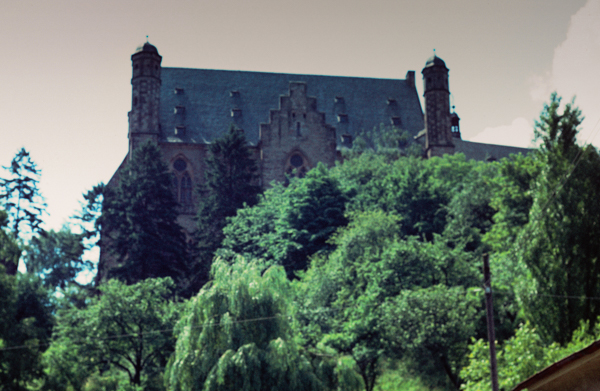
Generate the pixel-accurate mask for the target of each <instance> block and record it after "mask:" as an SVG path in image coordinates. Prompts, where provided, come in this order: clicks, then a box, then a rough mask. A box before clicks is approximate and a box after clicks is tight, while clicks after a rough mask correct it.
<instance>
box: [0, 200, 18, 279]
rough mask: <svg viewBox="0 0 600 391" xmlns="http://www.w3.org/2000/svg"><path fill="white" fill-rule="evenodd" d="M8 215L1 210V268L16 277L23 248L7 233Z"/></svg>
mask: <svg viewBox="0 0 600 391" xmlns="http://www.w3.org/2000/svg"><path fill="white" fill-rule="evenodd" d="M8 221H9V220H8V214H7V213H6V211H4V210H1V209H0V266H2V267H3V268H4V272H5V273H6V272H7V270H9V271H10V272H9V273H8V274H10V275H15V274H16V270H17V266H18V264H19V259H20V258H21V247H20V246H19V243H18V242H17V240H16V239H15V238H14V235H12V234H11V233H10V231H7V226H8Z"/></svg>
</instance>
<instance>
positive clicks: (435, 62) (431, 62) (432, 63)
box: [425, 54, 446, 68]
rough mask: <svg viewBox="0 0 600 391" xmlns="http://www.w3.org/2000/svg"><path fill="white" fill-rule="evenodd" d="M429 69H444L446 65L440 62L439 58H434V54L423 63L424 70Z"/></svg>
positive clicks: (442, 61)
mask: <svg viewBox="0 0 600 391" xmlns="http://www.w3.org/2000/svg"><path fill="white" fill-rule="evenodd" d="M429 67H444V68H446V63H445V62H444V60H442V59H441V58H439V57H438V56H436V55H435V54H434V55H433V56H431V57H429V59H428V60H427V62H426V63H425V68H429Z"/></svg>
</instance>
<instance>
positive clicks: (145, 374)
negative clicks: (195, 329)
mask: <svg viewBox="0 0 600 391" xmlns="http://www.w3.org/2000/svg"><path fill="white" fill-rule="evenodd" d="M173 288H174V287H173V283H172V280H171V279H169V278H165V279H152V278H150V279H146V280H143V281H141V282H138V283H137V284H133V285H124V284H123V283H122V282H119V281H118V280H110V281H108V282H107V283H105V284H103V285H101V286H100V287H99V289H100V292H101V294H100V296H97V297H94V298H92V299H90V302H89V304H88V305H87V306H86V307H85V308H77V307H71V308H68V309H65V310H62V311H60V312H59V314H58V319H57V325H56V327H55V331H54V334H53V337H52V344H51V345H50V348H49V349H48V350H47V351H46V353H45V355H44V361H45V363H46V366H47V372H48V377H49V379H48V381H47V388H50V389H52V388H56V389H68V387H73V388H75V389H80V388H81V387H82V386H83V385H84V384H85V383H86V382H87V380H88V379H89V378H90V377H94V376H96V375H94V374H95V373H96V374H102V373H104V372H106V371H112V372H113V373H114V372H120V373H122V374H125V375H126V378H127V381H126V383H128V384H130V385H132V386H143V387H144V389H153V388H159V389H160V388H161V386H160V382H159V383H158V385H157V379H158V378H160V376H161V375H162V371H163V369H164V366H165V365H166V361H167V359H168V357H169V355H170V354H171V352H172V351H173V348H174V345H175V339H174V338H173V335H172V328H173V327H174V325H175V321H176V318H177V312H178V309H179V305H178V304H177V303H175V302H174V301H173V299H172V290H173Z"/></svg>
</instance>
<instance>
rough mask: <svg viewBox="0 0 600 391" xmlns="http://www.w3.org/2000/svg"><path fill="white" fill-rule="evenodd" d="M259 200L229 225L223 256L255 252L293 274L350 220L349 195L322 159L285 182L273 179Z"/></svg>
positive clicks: (252, 254)
mask: <svg viewBox="0 0 600 391" xmlns="http://www.w3.org/2000/svg"><path fill="white" fill-rule="evenodd" d="M272 185H273V187H272V188H270V189H268V190H267V191H266V192H265V194H264V196H263V197H262V198H261V200H260V202H259V203H258V205H256V206H254V207H252V208H244V209H241V210H240V211H239V212H238V214H237V216H235V217H233V218H231V219H230V220H229V224H228V225H227V227H225V229H224V233H225V239H224V241H223V249H222V250H221V251H220V252H219V254H221V255H222V256H225V257H227V256H229V255H230V254H231V253H232V252H233V253H236V254H244V255H250V256H252V257H255V258H259V259H263V260H264V261H265V262H266V264H279V265H283V266H284V267H285V269H286V271H287V272H288V275H289V276H290V277H292V276H293V275H294V272H295V271H296V270H304V269H306V267H307V264H308V258H309V257H310V256H311V255H313V254H316V253H317V252H319V251H328V250H330V249H331V248H332V246H331V245H330V244H329V243H328V239H329V237H330V236H331V235H332V234H333V232H335V230H336V229H337V228H338V227H341V226H344V225H346V224H347V219H346V217H345V216H344V212H345V207H346V203H347V201H348V197H347V195H346V194H345V193H344V192H342V191H341V190H340V188H339V183H338V181H337V180H336V179H335V178H333V177H332V176H331V174H330V173H329V171H328V170H327V168H326V167H325V166H324V165H323V164H321V163H320V164H318V165H317V167H315V168H314V169H312V170H310V171H309V172H308V173H307V175H306V177H304V178H302V179H295V180H292V181H291V183H290V184H289V185H288V186H287V187H286V186H283V185H282V184H275V183H273V184H272Z"/></svg>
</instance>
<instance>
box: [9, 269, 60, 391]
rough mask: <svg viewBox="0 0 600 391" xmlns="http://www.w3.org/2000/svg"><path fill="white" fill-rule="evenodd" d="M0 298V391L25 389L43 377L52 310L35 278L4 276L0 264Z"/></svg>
mask: <svg viewBox="0 0 600 391" xmlns="http://www.w3.org/2000/svg"><path fill="white" fill-rule="evenodd" d="M0 296H1V299H0V303H1V305H0V308H1V309H0V317H1V318H0V390H27V389H30V386H32V385H33V384H34V383H36V382H39V381H40V379H42V378H43V377H44V372H43V366H42V353H43V351H44V350H45V349H46V346H47V343H48V342H49V341H50V336H51V333H52V327H53V323H54V319H53V316H52V311H53V308H52V305H51V303H50V300H49V297H48V296H49V295H48V292H47V291H46V290H45V289H44V288H43V287H42V284H41V282H40V280H39V279H38V278H36V277H33V276H30V275H27V274H19V275H18V276H11V275H7V274H6V273H5V272H4V268H3V267H2V266H1V265H0Z"/></svg>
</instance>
